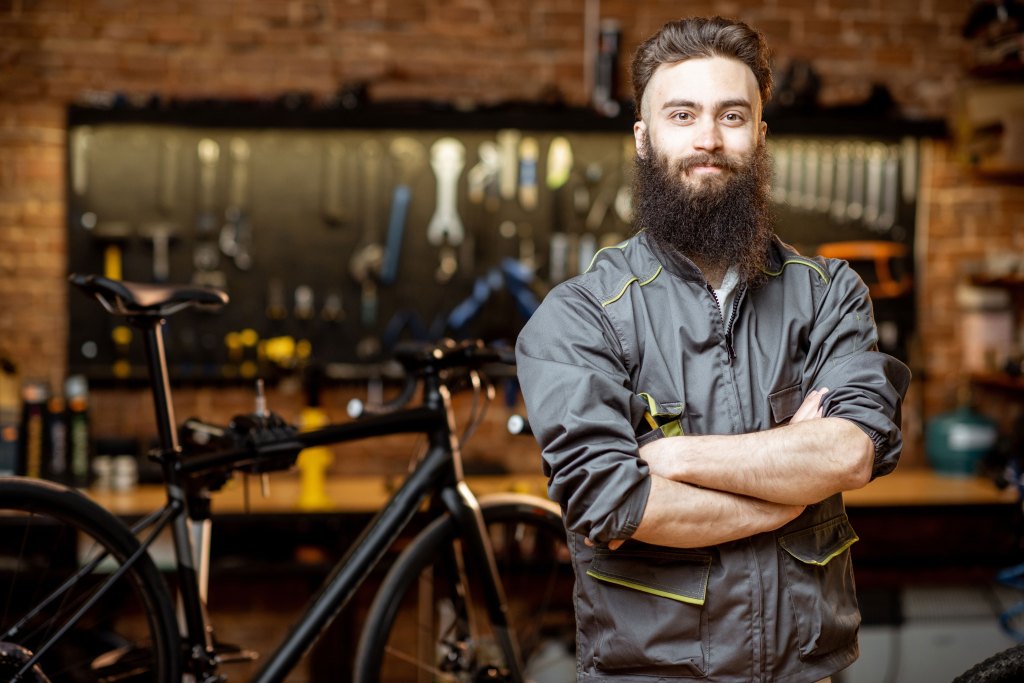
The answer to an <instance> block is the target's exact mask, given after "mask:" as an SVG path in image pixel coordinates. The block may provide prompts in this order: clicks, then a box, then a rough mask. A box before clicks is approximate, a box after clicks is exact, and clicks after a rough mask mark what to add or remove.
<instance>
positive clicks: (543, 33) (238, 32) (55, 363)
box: [0, 0, 1020, 412]
mask: <svg viewBox="0 0 1024 683" xmlns="http://www.w3.org/2000/svg"><path fill="white" fill-rule="evenodd" d="M967 6H968V3H964V2H962V1H961V0H896V1H887V2H883V0H806V1H805V0H765V1H764V2H761V3H747V2H739V1H738V0H724V1H721V2H711V1H710V0H694V1H693V2H688V3H679V2H675V1H672V2H669V1H668V0H628V1H627V0H605V1H604V2H600V3H599V2H596V1H595V0H537V1H536V2H531V3H523V2H520V1H519V0H444V1H438V2H434V1H430V2H428V1H427V0H361V1H360V0H334V1H333V2H331V1H328V0H322V1H319V2H318V1H315V0H232V1H227V0H217V1H202V0H106V1H100V0H0V354H5V355H7V356H9V357H11V358H13V359H15V360H16V361H17V362H18V363H19V364H20V369H21V372H22V375H23V376H26V377H44V378H50V379H51V380H52V381H56V380H59V379H60V378H61V377H62V376H63V374H64V367H65V359H64V355H65V349H64V346H65V338H66V333H67V331H66V322H65V320H64V318H65V316H64V310H65V306H66V297H67V285H66V282H65V280H64V269H65V266H64V259H65V249H66V246H65V239H64V231H65V223H64V220H65V218H64V176H65V167H64V165H65V151H64V150H65V142H66V131H65V124H64V117H65V114H64V112H65V108H66V106H67V105H68V103H70V102H72V101H76V100H80V99H82V98H83V97H87V96H88V93H90V92H95V91H105V92H111V91H115V92H121V93H124V94H126V95H127V96H129V97H135V96H138V97H144V96H147V95H150V94H153V93H157V94H160V95H162V96H168V97H184V98H191V97H276V96H278V95H280V94H282V93H284V92H287V91H308V92H310V93H312V94H313V95H314V96H316V97H319V98H327V97H330V96H331V95H332V94H334V93H335V92H336V91H337V90H338V88H339V86H340V85H342V84H344V83H348V82H353V81H359V80H365V81H367V82H369V83H370V94H371V96H372V97H374V98H379V99H391V98H432V99H437V100H444V101H454V100H463V101H469V102H479V103H491V102H500V101H504V100H513V99H525V100H536V99H538V98H540V97H549V96H550V95H551V93H559V94H560V96H561V97H562V98H563V99H564V100H565V101H566V102H568V103H570V104H584V103H585V102H586V100H587V97H588V89H587V87H586V77H587V74H588V73H589V72H590V68H589V66H588V62H586V61H585V55H586V49H585V41H584V40H583V27H584V25H585V24H587V23H588V21H589V22H590V25H593V19H594V17H595V16H597V14H598V12H597V11H596V10H597V9H598V7H599V14H600V17H602V18H615V19H618V20H619V21H620V22H621V25H622V36H623V53H624V56H623V58H622V60H621V65H620V82H622V83H626V75H625V74H626V69H627V64H628V54H629V53H630V52H631V51H632V49H633V48H634V47H635V45H636V44H637V43H638V42H639V41H640V40H642V39H643V38H645V37H646V36H647V35H649V34H650V33H651V32H652V31H654V30H655V29H656V28H657V27H658V26H660V25H661V24H662V23H663V22H664V21H666V20H668V19H672V18H676V17H677V16H679V13H680V12H683V11H685V12H686V13H688V14H706V13H720V14H724V15H727V16H737V17H739V18H742V19H745V20H747V21H749V22H751V23H753V24H755V25H757V26H759V27H760V28H761V29H762V30H764V31H765V33H766V34H767V36H768V38H769V41H770V43H771V44H772V45H773V47H774V50H775V52H776V61H777V63H778V64H780V65H784V64H785V63H786V62H787V61H788V60H790V59H794V58H803V59H813V61H814V64H815V67H816V68H817V69H818V70H819V72H820V75H821V78H822V102H823V104H826V105H840V104H853V103H857V102H859V101H861V100H863V98H864V97H866V95H867V93H868V92H869V90H870V87H871V85H872V83H876V82H877V83H883V84H885V85H886V86H888V88H889V89H890V91H891V92H892V94H893V96H894V97H895V99H896V100H897V102H898V104H899V106H900V107H901V109H902V111H903V113H904V114H905V115H906V116H909V117H925V118H936V117H942V116H944V115H945V114H946V112H947V110H948V109H949V107H950V104H951V101H952V98H953V96H954V92H955V90H956V88H957V85H958V83H959V82H960V73H961V72H962V66H961V65H962V54H961V53H962V41H961V39H960V37H959V33H960V27H961V25H962V24H963V21H964V18H965V13H966V8H967ZM622 94H624V95H625V94H626V93H625V92H622ZM944 149H945V148H943V147H941V146H938V147H936V148H935V150H936V151H935V153H934V154H932V155H930V156H929V157H928V158H929V159H931V160H932V161H933V162H934V164H935V168H933V169H931V170H930V171H929V172H926V173H925V174H924V181H925V182H926V183H933V184H934V185H935V188H936V191H935V192H934V193H932V195H931V199H930V203H931V205H932V206H933V207H934V210H932V211H930V212H924V213H923V215H925V216H927V217H928V220H929V221H932V220H934V221H935V224H934V225H932V224H928V223H926V224H923V225H919V226H918V230H921V231H922V232H923V233H924V234H929V235H932V236H933V237H934V238H933V239H932V240H931V242H930V244H931V245H932V246H933V248H934V249H935V253H934V254H928V255H927V256H926V260H927V261H928V262H929V263H930V262H931V261H932V260H936V262H937V263H940V264H941V266H940V267H939V269H932V268H929V269H926V270H925V272H926V273H927V276H928V277H927V279H926V280H925V281H924V284H925V285H926V286H927V293H926V294H924V295H922V302H923V303H925V304H927V306H926V310H925V313H924V318H923V328H922V329H923V331H924V339H923V347H924V348H923V353H922V357H923V358H925V359H927V363H928V371H929V373H930V375H931V377H932V378H933V379H935V380H936V381H937V382H943V381H945V380H946V379H948V377H947V370H946V368H948V367H949V366H947V365H945V363H947V362H950V361H953V360H955V359H956V357H957V355H958V352H957V343H958V342H957V339H956V335H955V333H954V334H946V333H945V332H948V331H949V330H955V322H954V317H953V313H954V310H953V305H952V290H951V287H952V286H953V284H954V282H955V279H956V276H957V273H958V266H957V261H958V259H959V258H960V256H961V255H962V254H961V253H960V249H959V247H958V244H959V241H958V240H959V234H958V232H957V229H958V225H963V224H964V223H963V222H959V223H958V222H956V221H950V220H947V217H948V216H949V215H950V213H951V212H952V213H953V214H957V215H959V214H966V215H975V218H974V220H973V223H972V225H973V226H974V227H973V228H972V229H973V230H974V231H975V232H974V235H975V237H974V238H973V239H977V240H981V239H986V238H987V237H988V235H987V233H986V232H985V231H987V230H988V229H989V228H990V227H991V226H992V222H991V221H988V220H987V218H982V217H981V216H980V215H977V214H973V213H972V212H974V211H975V210H976V209H977V208H978V207H979V206H980V205H981V204H984V203H985V202H987V201H988V200H989V199H990V198H993V197H994V198H995V201H996V202H997V203H1000V202H1002V203H1005V204H1006V206H1007V208H1006V210H1005V211H1004V210H1002V209H997V210H996V211H997V214H998V215H999V217H1000V219H1001V220H1003V221H1004V222H1005V221H1011V220H1014V216H1018V217H1019V213H1020V208H1019V205H1018V204H1014V203H1013V201H1012V200H1011V198H1010V196H1009V194H1010V193H1007V192H1004V191H999V190H994V191H989V190H988V189H986V188H981V187H975V186H973V185H971V184H967V185H963V184H961V183H959V181H958V180H957V178H956V174H957V167H956V165H955V163H954V162H953V161H952V160H951V158H950V155H949V154H948V153H947V152H946V151H944ZM953 185H956V187H957V188H958V189H957V191H956V194H955V197H953V196H952V195H950V196H947V193H946V189H947V188H949V187H951V186H953ZM975 192H978V193H980V194H977V195H975V194H974V193H975ZM982 198H983V199H982ZM1000 205H1002V204H1000ZM1014 207H1016V208H1014ZM1014 211H1016V214H1014V213H1013V212H1014ZM1018 225H1019V222H1018ZM1000 235H1002V233H1000ZM999 239H1006V240H1009V241H1008V242H1007V245H1008V246H1012V239H1011V238H1009V237H1005V236H1003V237H999ZM1013 239H1016V238H1013ZM1016 246H1017V247H1018V248H1019V246H1020V245H1019V243H1018V244H1017V245H1016ZM950 264H952V265H950ZM940 270H941V272H940ZM941 393H942V389H941V388H937V389H936V390H935V391H934V392H927V393H926V396H927V397H928V406H929V407H930V408H929V409H935V407H936V406H938V405H939V403H940V401H939V400H938V399H937V397H938V396H939V395H940V394H941ZM179 412H182V411H180V410H179Z"/></svg>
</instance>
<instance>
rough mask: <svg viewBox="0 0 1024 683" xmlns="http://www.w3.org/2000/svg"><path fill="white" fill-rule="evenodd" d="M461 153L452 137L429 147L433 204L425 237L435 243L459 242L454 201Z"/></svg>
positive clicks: (459, 225) (459, 224)
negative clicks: (434, 189)
mask: <svg viewBox="0 0 1024 683" xmlns="http://www.w3.org/2000/svg"><path fill="white" fill-rule="evenodd" d="M465 156H466V148H465V147H464V146H463V145H462V143H461V142H459V141H458V140H456V139H455V138H441V139H440V140H438V141H437V142H435V143H434V144H433V145H432V146H431V148H430V167H431V168H432V169H433V170H434V176H435V177H436V178H437V204H436V205H435V208H434V215H433V216H432V217H431V219H430V224H429V225H428V226H427V239H428V240H429V241H430V243H431V244H433V245H435V246H440V245H441V244H443V243H445V242H447V243H448V244H452V245H457V244H459V243H460V242H462V238H463V234H464V233H463V229H462V221H461V220H460V219H459V212H458V206H457V200H458V181H459V175H460V174H461V173H462V168H463V165H464V164H465Z"/></svg>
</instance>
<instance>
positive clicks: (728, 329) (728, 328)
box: [706, 282, 747, 365]
mask: <svg viewBox="0 0 1024 683" xmlns="http://www.w3.org/2000/svg"><path fill="white" fill-rule="evenodd" d="M706 286H707V288H708V292H710V294H711V298H713V299H714V300H715V305H716V306H718V310H719V311H721V310H722V302H721V300H720V299H719V298H718V294H717V293H716V292H715V288H714V287H712V286H711V283H710V282H709V283H707V284H706ZM746 291H747V288H746V285H740V289H739V291H738V292H736V297H735V298H734V299H733V300H732V308H731V309H730V310H729V321H728V322H727V323H725V350H726V352H728V354H729V365H732V363H733V361H734V360H736V348H735V346H734V345H733V335H732V328H733V325H735V324H736V312H737V311H739V308H740V301H741V300H742V299H743V295H744V294H745V293H746Z"/></svg>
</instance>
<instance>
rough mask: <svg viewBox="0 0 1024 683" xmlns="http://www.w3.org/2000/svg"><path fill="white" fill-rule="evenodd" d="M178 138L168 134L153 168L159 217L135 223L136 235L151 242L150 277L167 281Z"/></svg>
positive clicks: (176, 228)
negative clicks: (137, 225) (155, 170)
mask: <svg viewBox="0 0 1024 683" xmlns="http://www.w3.org/2000/svg"><path fill="white" fill-rule="evenodd" d="M180 151H181V141H180V140H179V139H178V138H177V136H175V135H173V134H172V135H168V136H167V137H165V138H164V140H163V143H162V144H161V145H160V158H159V168H158V169H157V175H158V179H157V188H156V206H157V211H158V212H159V213H160V216H161V219H160V220H157V221H150V222H146V223H143V224H142V225H140V226H139V235H140V236H141V237H143V238H144V239H148V240H149V241H150V242H151V243H152V245H153V280H154V281H155V282H167V280H169V279H170V271H171V266H170V247H171V242H172V241H173V240H174V238H175V236H176V235H177V233H178V232H179V230H180V228H179V226H178V224H177V223H175V222H173V221H172V220H170V216H172V215H174V211H175V209H176V208H177V205H178V199H179V197H178V159H179V153H180Z"/></svg>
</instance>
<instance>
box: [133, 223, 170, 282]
mask: <svg viewBox="0 0 1024 683" xmlns="http://www.w3.org/2000/svg"><path fill="white" fill-rule="evenodd" d="M177 230H178V226H177V224H176V223H172V222H170V221H155V222H150V223H143V224H142V225H140V226H139V235H140V236H141V237H142V238H144V239H147V240H149V241H150V242H151V243H152V244H153V281H154V282H167V280H168V279H170V274H171V260H170V247H171V240H172V239H173V238H174V236H175V234H176V232H177Z"/></svg>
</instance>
